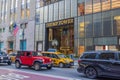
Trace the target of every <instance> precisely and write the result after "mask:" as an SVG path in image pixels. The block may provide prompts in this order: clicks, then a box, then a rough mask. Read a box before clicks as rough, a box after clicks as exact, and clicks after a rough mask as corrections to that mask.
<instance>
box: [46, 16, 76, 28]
mask: <svg viewBox="0 0 120 80" xmlns="http://www.w3.org/2000/svg"><path fill="white" fill-rule="evenodd" d="M73 23H74V19H73V18H70V19H64V20H60V21H54V22H49V23H46V27H55V26H63V25H69V24H73Z"/></svg>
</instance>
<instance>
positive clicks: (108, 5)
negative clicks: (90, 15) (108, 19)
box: [102, 0, 111, 11]
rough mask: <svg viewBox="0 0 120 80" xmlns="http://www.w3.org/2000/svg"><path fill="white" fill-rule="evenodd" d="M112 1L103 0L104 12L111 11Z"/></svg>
mask: <svg viewBox="0 0 120 80" xmlns="http://www.w3.org/2000/svg"><path fill="white" fill-rule="evenodd" d="M110 5H111V0H102V11H106V10H110Z"/></svg>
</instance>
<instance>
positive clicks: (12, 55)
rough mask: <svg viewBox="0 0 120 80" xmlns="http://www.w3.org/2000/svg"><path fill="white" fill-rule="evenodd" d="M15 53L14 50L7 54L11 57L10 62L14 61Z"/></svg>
mask: <svg viewBox="0 0 120 80" xmlns="http://www.w3.org/2000/svg"><path fill="white" fill-rule="evenodd" d="M16 55H17V53H14V52H12V53H9V56H10V59H11V62H12V63H15V57H16Z"/></svg>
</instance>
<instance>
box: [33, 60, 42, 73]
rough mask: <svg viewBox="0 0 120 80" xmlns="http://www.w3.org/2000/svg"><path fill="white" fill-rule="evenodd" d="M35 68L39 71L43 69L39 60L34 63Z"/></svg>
mask: <svg viewBox="0 0 120 80" xmlns="http://www.w3.org/2000/svg"><path fill="white" fill-rule="evenodd" d="M34 69H35V70H36V71H39V70H40V69H41V67H40V63H39V62H35V64H34Z"/></svg>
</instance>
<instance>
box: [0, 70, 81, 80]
mask: <svg viewBox="0 0 120 80" xmlns="http://www.w3.org/2000/svg"><path fill="white" fill-rule="evenodd" d="M0 69H5V70H9V71H10V72H12V71H16V72H24V73H27V74H34V75H40V76H47V77H53V78H62V79H66V80H82V79H75V78H69V77H63V76H57V75H50V74H42V73H39V74H38V73H33V72H26V71H21V70H15V69H8V68H0ZM15 74H16V73H15ZM20 75H21V74H20ZM20 75H18V76H20ZM21 76H22V77H24V78H27V77H29V76H24V75H21ZM0 80H2V79H0ZM3 80H4V79H3ZM6 80H8V79H6ZM10 80H11V79H10ZM12 80H13V79H12ZM15 80H21V79H15Z"/></svg>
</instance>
